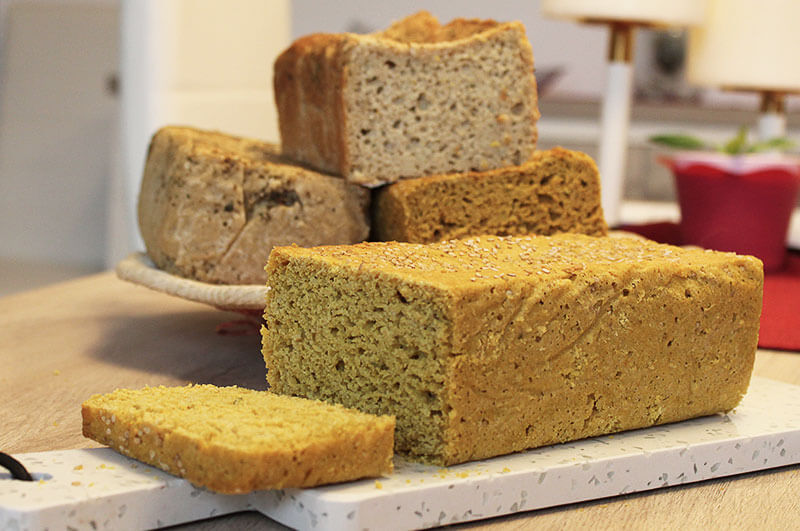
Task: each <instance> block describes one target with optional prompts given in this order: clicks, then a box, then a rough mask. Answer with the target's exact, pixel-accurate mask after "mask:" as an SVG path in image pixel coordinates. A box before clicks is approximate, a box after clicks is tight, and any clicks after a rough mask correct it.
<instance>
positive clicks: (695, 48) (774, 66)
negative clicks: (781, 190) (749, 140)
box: [687, 0, 800, 140]
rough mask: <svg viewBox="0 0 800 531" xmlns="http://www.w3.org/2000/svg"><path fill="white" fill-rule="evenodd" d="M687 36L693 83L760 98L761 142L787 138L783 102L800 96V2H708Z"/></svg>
mask: <svg viewBox="0 0 800 531" xmlns="http://www.w3.org/2000/svg"><path fill="white" fill-rule="evenodd" d="M708 4H709V5H708V18H707V21H706V23H705V24H704V25H703V26H701V27H696V28H692V30H691V31H690V33H689V60H688V66H687V77H688V79H689V81H690V82H692V83H695V84H698V85H705V86H712V87H719V88H723V89H728V90H747V91H755V92H758V93H760V94H761V115H760V118H759V124H758V136H759V139H760V140H769V139H772V138H776V137H782V136H785V135H786V113H785V97H786V94H788V93H792V92H800V61H799V60H798V51H799V50H800V28H799V27H798V23H800V2H798V1H797V0H759V1H755V0H710V1H709V2H708Z"/></svg>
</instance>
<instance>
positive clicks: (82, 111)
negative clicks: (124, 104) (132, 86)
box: [0, 1, 117, 267]
mask: <svg viewBox="0 0 800 531" xmlns="http://www.w3.org/2000/svg"><path fill="white" fill-rule="evenodd" d="M2 14H3V15H4V16H3V18H2V20H0V22H2V23H3V24H2V27H3V30H2V39H3V41H2V42H3V45H2V48H0V55H1V56H2V58H3V59H2V70H0V258H13V259H20V260H23V261H55V262H59V263H63V264H68V265H84V264H88V265H94V266H97V267H100V266H101V265H102V263H103V247H104V244H105V239H106V228H105V217H106V212H105V192H106V189H107V186H108V179H107V176H108V174H109V170H110V166H111V162H110V153H111V139H110V137H109V132H110V131H111V129H112V128H113V124H114V119H115V116H116V103H115V98H114V96H113V94H112V93H111V92H110V91H109V90H108V89H107V82H108V79H109V78H110V77H111V76H112V75H113V74H114V72H115V71H116V62H117V47H116V44H117V31H116V27H117V25H116V7H115V5H114V4H113V3H112V2H103V1H94V2H91V1H84V2H52V1H51V2H41V1H40V2H6V3H5V4H4V9H3V11H2Z"/></svg>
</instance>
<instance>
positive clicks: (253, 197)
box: [138, 127, 369, 284]
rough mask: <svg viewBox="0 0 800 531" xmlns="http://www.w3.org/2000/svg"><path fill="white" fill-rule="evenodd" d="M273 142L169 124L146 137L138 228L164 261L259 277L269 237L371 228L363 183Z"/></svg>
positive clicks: (343, 234)
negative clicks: (308, 165) (297, 160)
mask: <svg viewBox="0 0 800 531" xmlns="http://www.w3.org/2000/svg"><path fill="white" fill-rule="evenodd" d="M278 152H279V148H278V147H277V146H276V145H274V144H269V143H265V142H260V141H257V140H250V139H245V138H239V137H234V136H229V135H225V134H221V133H215V132H209V131H201V130H197V129H192V128H186V127H165V128H163V129H161V130H159V131H158V132H157V133H156V134H155V135H154V136H153V138H152V141H151V143H150V149H149V151H148V154H147V162H146V164H145V169H144V176H143V179H142V187H141V194H140V195H139V205H138V209H139V228H140V232H141V234H142V239H143V240H144V243H145V246H146V247H147V253H148V254H149V256H150V258H151V259H152V260H153V262H154V263H155V264H156V265H157V266H158V267H159V268H161V269H163V270H165V271H167V272H169V273H172V274H175V275H179V276H182V277H186V278H191V279H195V280H200V281H203V282H209V283H215V284H263V283H264V282H266V276H265V273H264V265H265V264H266V263H267V256H268V255H269V251H270V249H271V248H272V246H273V245H290V244H293V243H295V244H297V245H308V246H310V245H323V244H335V243H339V244H347V243H354V242H359V241H362V240H364V239H366V237H367V235H368V234H369V217H368V216H369V191H368V190H364V189H362V188H361V187H359V186H357V185H353V184H349V183H346V182H344V181H343V180H342V179H341V178H338V177H331V176H328V175H323V174H320V173H318V172H315V171H311V170H308V169H305V168H301V167H298V166H296V165H294V164H291V163H289V162H287V161H286V160H285V159H283V158H282V157H281V156H280V155H279V154H278Z"/></svg>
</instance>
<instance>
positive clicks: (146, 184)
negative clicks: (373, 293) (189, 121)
mask: <svg viewBox="0 0 800 531" xmlns="http://www.w3.org/2000/svg"><path fill="white" fill-rule="evenodd" d="M274 83H275V97H276V103H277V108H278V117H279V125H280V132H281V142H282V145H281V146H276V145H273V144H269V143H265V142H261V141H257V140H251V139H243V138H238V137H235V136H230V135H225V134H222V133H216V132H208V131H200V130H197V129H191V128H186V127H165V128H163V129H161V130H160V131H158V132H157V133H156V134H155V135H154V137H153V139H152V141H151V146H150V149H149V152H148V156H147V162H146V165H145V171H144V178H143V180H142V189H141V194H140V197H139V225H140V230H141V234H142V237H143V240H144V242H145V245H146V247H147V251H148V254H149V255H150V257H151V259H152V260H153V262H154V263H155V264H156V265H157V266H158V267H159V268H161V269H163V270H166V271H168V272H170V273H173V274H176V275H180V276H183V277H187V278H192V279H196V280H200V281H203V282H210V283H220V284H262V283H263V282H265V281H266V276H265V273H264V265H265V263H266V260H267V256H268V255H269V252H270V250H271V249H272V247H274V246H276V245H289V244H297V245H300V246H304V247H310V246H315V245H328V244H352V243H357V242H361V241H363V240H365V239H367V238H368V236H369V234H370V227H371V228H372V232H371V235H372V238H373V239H380V240H400V241H412V242H428V241H435V240H443V239H449V238H460V237H465V236H470V235H477V234H498V235H505V234H521V233H537V234H552V233H556V232H582V233H585V234H594V235H601V234H604V233H605V232H606V226H605V221H604V219H603V213H602V210H601V208H600V184H599V177H598V173H597V167H596V166H595V164H594V162H593V161H592V160H591V159H590V158H589V157H587V156H585V155H583V154H581V153H577V152H573V151H569V150H564V149H555V150H550V151H542V152H535V147H536V140H537V129H536V124H537V120H538V118H539V111H538V106H537V94H536V82H535V78H534V72H533V53H532V50H531V46H530V43H529V42H528V40H527V38H526V36H525V29H524V27H523V26H522V25H521V24H520V23H517V22H512V23H498V22H495V21H491V20H467V19H456V20H454V21H452V22H450V23H449V24H446V25H441V24H439V22H438V21H437V20H436V19H435V18H434V17H433V16H432V15H430V14H429V13H427V12H420V13H417V14H416V15H412V16H410V17H408V18H406V19H404V20H402V21H400V22H397V23H396V24H394V25H392V26H391V27H389V28H388V29H386V30H384V31H381V32H377V33H373V34H369V35H356V34H335V35H327V34H316V35H311V36H308V37H305V38H302V39H299V40H298V41H296V42H295V43H294V44H292V46H291V47H289V48H288V49H287V50H286V51H285V52H284V53H283V54H281V55H280V57H278V59H277V60H276V62H275V80H274ZM370 188H373V189H374V190H372V191H370ZM371 196H372V197H371ZM370 202H372V203H373V206H372V208H371V209H370Z"/></svg>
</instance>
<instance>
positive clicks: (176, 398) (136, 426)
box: [82, 385, 394, 494]
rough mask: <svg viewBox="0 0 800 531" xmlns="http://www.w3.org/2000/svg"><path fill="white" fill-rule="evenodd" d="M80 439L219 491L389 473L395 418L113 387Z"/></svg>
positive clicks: (313, 405) (255, 397)
mask: <svg viewBox="0 0 800 531" xmlns="http://www.w3.org/2000/svg"><path fill="white" fill-rule="evenodd" d="M82 414H83V434H84V435H85V436H86V437H90V438H92V439H94V440H95V441H98V442H100V443H102V444H106V445H108V446H111V447H112V448H114V449H115V450H117V451H119V452H120V453H122V454H124V455H127V456H129V457H133V458H135V459H138V460H140V461H144V462H145V463H148V464H150V465H153V466H157V467H159V468H161V469H163V470H165V471H167V472H169V473H171V474H174V475H176V476H180V477H183V478H185V479H187V480H189V481H190V482H192V483H193V484H195V485H198V486H203V487H207V488H209V489H211V490H214V491H217V492H223V493H226V494H237V493H244V492H250V491H253V490H262V489H278V488H285V487H310V486H314V485H321V484H325V483H336V482H341V481H349V480H352V479H358V478H362V477H370V476H380V475H382V474H388V473H390V472H391V471H392V457H393V450H392V445H393V438H394V419H393V418H391V417H386V416H382V417H377V416H374V415H368V414H364V413H361V412H358V411H354V410H348V409H345V408H343V407H341V406H336V405H331V404H325V403H322V402H317V401H312V400H303V399H299V398H292V397H287V396H280V395H276V394H273V393H270V392H264V391H253V390H249V389H242V388H238V387H215V386H213V385H190V386H186V387H149V388H144V389H140V390H128V389H118V390H116V391H114V392H113V393H109V394H107V395H95V396H93V397H91V398H90V399H89V400H87V401H86V402H85V403H84V404H83V408H82Z"/></svg>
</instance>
